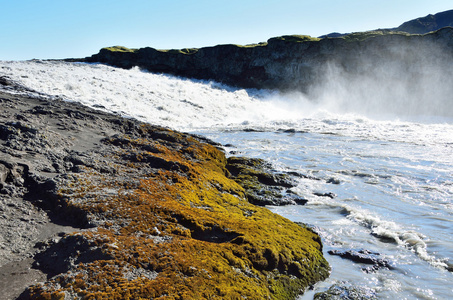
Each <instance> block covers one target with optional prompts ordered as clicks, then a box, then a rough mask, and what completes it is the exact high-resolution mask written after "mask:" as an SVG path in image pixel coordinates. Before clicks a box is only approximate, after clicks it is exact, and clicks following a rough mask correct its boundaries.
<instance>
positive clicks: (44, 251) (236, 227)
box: [0, 78, 329, 299]
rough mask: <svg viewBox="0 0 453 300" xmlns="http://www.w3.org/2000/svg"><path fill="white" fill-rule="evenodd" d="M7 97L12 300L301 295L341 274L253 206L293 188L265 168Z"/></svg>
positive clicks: (302, 238) (79, 110)
mask: <svg viewBox="0 0 453 300" xmlns="http://www.w3.org/2000/svg"><path fill="white" fill-rule="evenodd" d="M0 82H1V84H2V85H3V86H5V88H6V89H8V90H10V91H13V92H16V93H17V92H22V91H25V92H26V90H23V88H22V87H20V86H15V85H14V83H11V82H10V81H8V79H5V78H2V79H1V80H0ZM0 103H1V106H2V111H1V113H0V193H1V195H2V197H1V201H0V212H1V218H0V226H1V227H2V231H1V232H0V253H1V255H0V279H1V280H0V290H1V291H2V295H0V299H12V298H16V297H17V296H19V294H21V295H20V297H19V299H154V298H161V299H212V298H222V299H240V298H247V299H294V298H295V297H296V296H297V295H298V294H299V293H300V292H302V291H303V290H304V289H306V288H307V287H309V286H310V285H312V284H314V283H315V282H317V281H319V280H323V279H324V278H326V277H327V276H328V273H329V266H328V264H327V262H326V260H325V259H324V257H323V255H322V245H321V240H320V238H319V236H318V235H317V234H315V233H313V232H312V231H311V230H309V229H308V228H306V227H305V226H301V225H298V224H295V223H293V222H291V221H289V220H287V219H285V218H283V217H280V216H279V215H276V214H273V213H271V212H270V211H269V210H268V209H266V208H263V207H261V206H255V205H253V204H251V203H250V200H252V199H253V200H254V201H257V197H256V195H254V193H253V191H254V190H255V191H260V190H261V189H266V190H267V191H268V192H269V191H270V193H268V192H266V195H272V194H273V193H277V191H278V190H279V187H288V185H291V181H290V179H289V177H287V176H285V174H274V173H272V172H270V171H269V169H268V168H266V164H265V163H264V162H263V161H260V160H250V159H246V158H229V159H227V158H226V157H225V155H224V153H223V152H222V150H221V149H219V148H221V145H218V144H215V143H213V142H211V141H209V140H207V139H205V138H202V137H199V136H194V135H189V134H184V133H180V132H176V131H172V130H168V129H165V128H162V127H158V126H152V125H149V124H143V123H140V122H138V121H135V120H131V119H124V118H121V117H118V116H115V115H111V114H107V113H102V112H100V111H96V110H92V109H89V108H86V107H83V106H82V105H79V104H77V103H69V102H64V101H60V100H52V101H48V100H46V99H45V98H41V97H36V96H34V97H30V96H20V95H17V94H8V93H3V92H0ZM258 200H259V199H258ZM265 200H266V199H265ZM24 289H25V291H24Z"/></svg>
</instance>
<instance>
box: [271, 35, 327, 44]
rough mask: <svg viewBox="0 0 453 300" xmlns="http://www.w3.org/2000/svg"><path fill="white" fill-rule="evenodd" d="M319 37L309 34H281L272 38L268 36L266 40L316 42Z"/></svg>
mask: <svg viewBox="0 0 453 300" xmlns="http://www.w3.org/2000/svg"><path fill="white" fill-rule="evenodd" d="M320 40H321V39H320V38H316V37H312V36H309V35H297V34H294V35H282V36H278V37H274V38H270V39H269V40H268V42H272V41H285V42H289V43H303V42H317V41H320Z"/></svg>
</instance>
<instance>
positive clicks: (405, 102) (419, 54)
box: [306, 40, 453, 119]
mask: <svg viewBox="0 0 453 300" xmlns="http://www.w3.org/2000/svg"><path fill="white" fill-rule="evenodd" d="M379 46H380V47H378V49H365V50H363V51H362V52H360V53H349V54H346V55H345V56H343V57H341V58H340V59H333V60H330V61H328V62H327V63H325V64H324V65H323V66H322V68H320V71H319V74H320V75H319V77H318V80H317V82H316V83H315V84H314V85H313V86H311V87H310V89H309V92H308V95H306V97H307V98H308V99H310V100H311V101H314V102H315V103H317V106H318V107H322V108H324V109H326V110H328V111H330V112H333V113H340V114H343V113H356V114H361V115H365V116H368V117H372V118H381V119H382V118H385V119H386V118H409V119H410V118H417V117H447V118H451V117H453V56H452V52H451V50H449V49H447V48H446V47H442V46H439V45H438V44H436V43H434V42H422V41H420V40H419V43H415V42H413V41H412V42H407V43H402V44H385V45H379ZM374 47H376V45H374Z"/></svg>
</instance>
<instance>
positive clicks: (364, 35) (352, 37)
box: [340, 30, 411, 42]
mask: <svg viewBox="0 0 453 300" xmlns="http://www.w3.org/2000/svg"><path fill="white" fill-rule="evenodd" d="M385 35H399V36H406V37H407V36H411V34H409V33H405V32H396V31H389V30H374V31H364V32H354V33H351V34H348V35H345V36H342V37H340V39H344V40H346V41H348V42H357V41H364V40H367V39H369V38H374V37H380V36H385Z"/></svg>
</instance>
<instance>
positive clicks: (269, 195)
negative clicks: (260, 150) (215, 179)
mask: <svg viewBox="0 0 453 300" xmlns="http://www.w3.org/2000/svg"><path fill="white" fill-rule="evenodd" d="M226 168H227V170H228V171H229V176H230V177H231V178H232V179H233V180H234V181H236V182H237V183H239V184H240V185H241V186H242V187H243V188H244V189H245V193H246V196H247V199H248V201H249V202H250V203H252V204H255V205H260V206H264V205H288V204H305V203H306V202H307V200H305V199H303V198H301V197H300V196H298V195H296V194H294V193H293V192H292V191H291V190H290V188H292V187H294V186H296V184H295V182H294V181H293V180H292V179H291V177H290V176H288V174H284V173H277V172H276V171H275V170H272V166H271V164H269V163H268V162H266V161H264V160H262V159H258V158H247V157H229V158H228V161H227V165H226Z"/></svg>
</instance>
